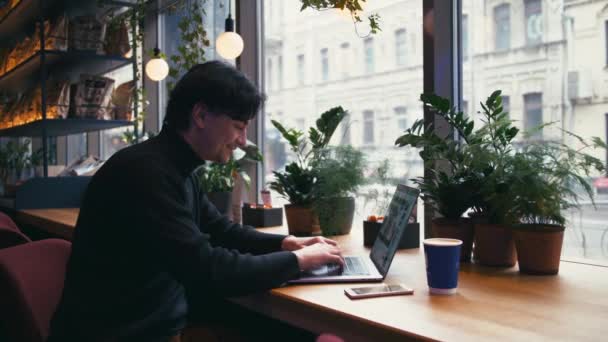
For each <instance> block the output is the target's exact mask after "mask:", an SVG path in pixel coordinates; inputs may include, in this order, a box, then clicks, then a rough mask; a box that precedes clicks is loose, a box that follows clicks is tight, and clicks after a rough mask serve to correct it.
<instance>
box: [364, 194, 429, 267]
mask: <svg viewBox="0 0 608 342" xmlns="http://www.w3.org/2000/svg"><path fill="white" fill-rule="evenodd" d="M418 194H419V190H418V189H415V188H411V187H409V186H405V185H403V184H399V185H397V190H395V194H394V195H393V199H392V200H391V204H390V205H389V208H388V213H386V216H385V218H384V223H383V224H382V228H380V232H379V233H378V237H377V238H376V241H375V242H374V246H373V247H372V251H371V253H370V258H371V259H372V261H373V262H374V264H375V265H376V268H377V269H378V272H380V274H382V276H385V275H386V273H387V272H388V268H389V267H390V265H391V262H392V261H393V257H394V256H395V253H396V252H397V247H398V246H399V241H400V240H401V236H402V235H403V232H404V231H405V227H407V223H408V220H409V217H410V215H411V214H412V210H413V209H414V206H415V205H416V202H417V201H418Z"/></svg>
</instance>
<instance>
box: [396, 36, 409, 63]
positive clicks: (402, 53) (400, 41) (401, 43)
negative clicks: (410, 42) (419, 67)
mask: <svg viewBox="0 0 608 342" xmlns="http://www.w3.org/2000/svg"><path fill="white" fill-rule="evenodd" d="M406 43H407V35H406V32H405V29H398V30H397V31H395V64H396V65H397V66H404V65H405V64H406V62H407V44H406Z"/></svg>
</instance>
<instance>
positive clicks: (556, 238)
mask: <svg viewBox="0 0 608 342" xmlns="http://www.w3.org/2000/svg"><path fill="white" fill-rule="evenodd" d="M513 238H514V239H515V247H516V248H517V260H518V262H519V271H520V272H522V273H527V274H538V275H544V274H557V273H558V272H559V262H560V257H561V253H562V245H563V242H564V227H561V226H555V225H543V226H537V225H521V226H518V227H516V229H514V230H513Z"/></svg>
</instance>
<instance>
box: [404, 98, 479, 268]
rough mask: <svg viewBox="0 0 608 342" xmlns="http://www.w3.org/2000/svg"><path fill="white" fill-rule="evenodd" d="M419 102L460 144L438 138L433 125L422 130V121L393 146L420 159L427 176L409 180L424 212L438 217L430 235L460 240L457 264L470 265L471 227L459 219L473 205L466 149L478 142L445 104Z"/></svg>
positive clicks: (434, 100)
mask: <svg viewBox="0 0 608 342" xmlns="http://www.w3.org/2000/svg"><path fill="white" fill-rule="evenodd" d="M420 99H421V101H422V102H423V104H424V106H426V107H429V108H430V109H431V110H432V111H433V112H434V113H435V114H436V115H438V116H440V117H442V118H443V119H445V120H446V121H447V122H448V123H449V124H451V125H452V127H453V128H454V129H455V130H457V131H458V132H459V134H460V136H461V137H462V139H463V141H464V143H463V144H461V143H460V142H458V141H454V139H452V138H451V137H448V136H445V137H440V136H438V135H437V134H436V133H435V130H434V124H431V125H428V126H425V124H424V120H422V119H419V120H416V121H415V122H414V123H413V125H412V127H410V128H408V129H407V130H406V131H405V133H404V134H403V135H402V136H401V137H399V138H398V139H397V140H396V141H395V144H396V145H397V146H400V147H404V146H411V147H414V148H419V149H420V157H421V158H422V160H423V162H424V166H425V168H426V169H427V170H429V171H430V172H429V173H428V174H427V175H426V176H425V177H418V178H416V179H413V182H414V183H416V184H417V185H418V186H419V188H420V192H421V194H422V195H421V197H422V199H423V200H424V201H425V205H426V206H427V208H432V209H433V210H435V212H436V213H438V214H439V215H440V217H437V218H435V219H433V220H432V222H431V228H432V231H433V235H435V236H437V237H446V238H455V239H459V240H462V241H463V245H462V248H461V258H460V260H461V261H470V259H471V248H472V241H473V227H472V224H471V222H470V221H469V220H468V219H465V218H462V215H463V214H464V212H465V211H466V210H467V209H469V208H470V207H471V206H472V204H473V202H472V199H473V196H474V193H475V184H474V182H473V181H474V179H475V178H474V176H473V172H475V169H473V168H472V165H471V163H472V162H473V161H474V160H473V158H471V154H470V146H475V145H476V144H478V143H479V138H478V137H477V136H476V135H475V134H474V132H473V128H474V123H473V121H472V120H470V119H468V118H467V117H466V116H465V115H464V114H463V113H462V112H459V111H457V110H456V109H454V108H452V107H451V106H450V102H449V101H448V100H446V99H444V98H441V97H439V96H436V95H432V94H422V95H421V96H420ZM449 135H451V133H450V134H449Z"/></svg>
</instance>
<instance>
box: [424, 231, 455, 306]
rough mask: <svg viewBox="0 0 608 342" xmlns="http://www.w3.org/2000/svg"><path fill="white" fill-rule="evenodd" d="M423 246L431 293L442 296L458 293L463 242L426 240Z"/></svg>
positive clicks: (436, 239) (440, 239)
mask: <svg viewBox="0 0 608 342" xmlns="http://www.w3.org/2000/svg"><path fill="white" fill-rule="evenodd" d="M423 244H424V257H425V260H426V279H427V283H428V285H429V292H430V293H432V294H441V295H450V294H454V293H456V289H457V288H458V270H459V269H460V248H461V246H462V241H461V240H457V239H444V238H435V239H426V240H424V241H423Z"/></svg>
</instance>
